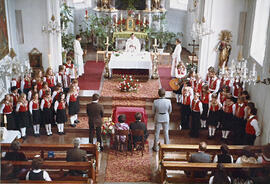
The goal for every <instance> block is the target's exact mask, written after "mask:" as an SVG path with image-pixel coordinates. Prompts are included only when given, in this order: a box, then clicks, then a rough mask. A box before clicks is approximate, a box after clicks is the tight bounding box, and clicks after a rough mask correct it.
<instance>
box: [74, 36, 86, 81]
mask: <svg viewBox="0 0 270 184" xmlns="http://www.w3.org/2000/svg"><path fill="white" fill-rule="evenodd" d="M81 39H82V38H81V36H80V35H76V40H74V42H73V47H74V64H75V66H76V68H77V77H79V76H81V75H82V74H83V73H84V65H83V50H82V48H81V44H80V41H81Z"/></svg>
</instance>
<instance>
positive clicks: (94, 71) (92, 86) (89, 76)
mask: <svg viewBox="0 0 270 184" xmlns="http://www.w3.org/2000/svg"><path fill="white" fill-rule="evenodd" d="M103 70H104V62H101V61H99V62H97V63H96V61H87V62H86V63H85V65H84V74H83V75H82V76H81V77H79V86H80V89H81V90H99V87H100V81H101V76H102V72H103Z"/></svg>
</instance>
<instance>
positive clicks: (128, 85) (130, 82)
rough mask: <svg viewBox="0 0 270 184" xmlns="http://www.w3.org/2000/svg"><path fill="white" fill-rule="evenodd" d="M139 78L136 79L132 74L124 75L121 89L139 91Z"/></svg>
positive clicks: (120, 84) (120, 85)
mask: <svg viewBox="0 0 270 184" xmlns="http://www.w3.org/2000/svg"><path fill="white" fill-rule="evenodd" d="M136 82H139V80H134V79H133V78H132V75H122V77H121V82H120V83H119V89H120V90H121V91H123V92H131V91H137V88H138V84H137V83H136Z"/></svg>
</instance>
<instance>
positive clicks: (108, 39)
mask: <svg viewBox="0 0 270 184" xmlns="http://www.w3.org/2000/svg"><path fill="white" fill-rule="evenodd" d="M106 43H107V44H108V43H109V37H108V36H107V42H106Z"/></svg>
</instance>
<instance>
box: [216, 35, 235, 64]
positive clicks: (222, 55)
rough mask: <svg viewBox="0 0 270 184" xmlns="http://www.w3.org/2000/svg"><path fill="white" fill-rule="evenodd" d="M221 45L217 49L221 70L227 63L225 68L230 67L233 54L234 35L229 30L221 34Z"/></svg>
mask: <svg viewBox="0 0 270 184" xmlns="http://www.w3.org/2000/svg"><path fill="white" fill-rule="evenodd" d="M219 40H220V41H219V43H218V45H217V47H216V51H219V64H218V66H219V68H222V66H223V65H224V63H225V67H226V66H227V65H228V61H229V57H230V54H231V49H232V46H231V42H232V33H231V32H230V31H228V30H223V31H221V33H220V34H219Z"/></svg>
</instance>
